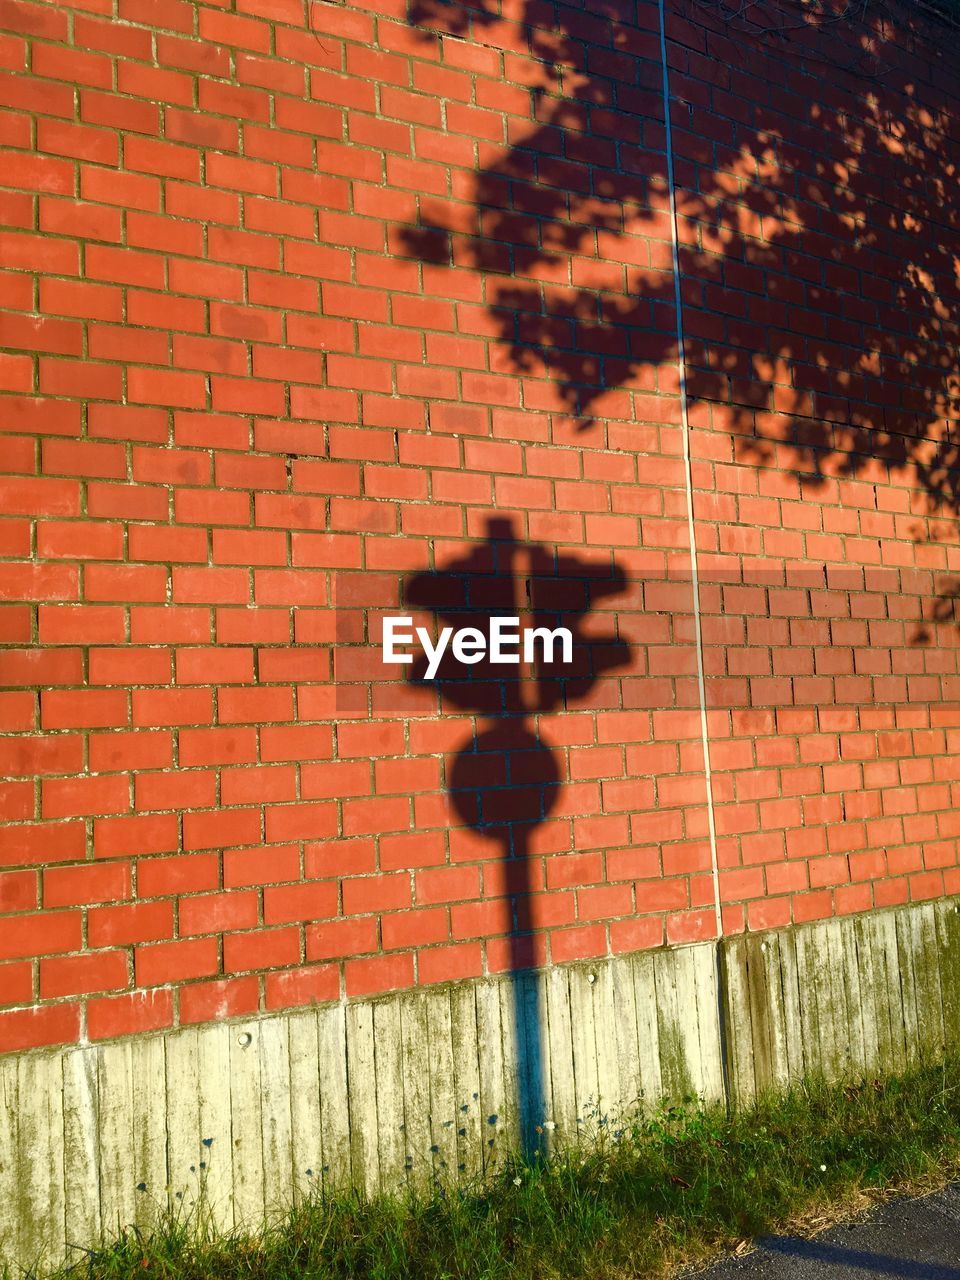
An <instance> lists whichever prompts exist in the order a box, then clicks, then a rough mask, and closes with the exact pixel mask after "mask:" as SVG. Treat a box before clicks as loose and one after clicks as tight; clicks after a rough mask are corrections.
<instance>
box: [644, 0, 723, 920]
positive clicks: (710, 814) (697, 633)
mask: <svg viewBox="0 0 960 1280" xmlns="http://www.w3.org/2000/svg"><path fill="white" fill-rule="evenodd" d="M658 7H659V11H660V63H661V69H662V78H663V119H664V125H665V129H666V150H667V186H668V188H669V197H670V231H671V240H672V253H673V287H674V302H675V307H674V309H675V312H676V317H677V369H678V372H679V375H680V428H681V436H682V439H683V466H684V472H685V477H686V486H687V532H688V535H689V539H690V582H691V587H692V589H693V630H694V647H695V648H696V651H697V686H698V689H699V694H700V736H701V739H702V742H703V776H704V784H705V787H706V796H707V829H708V832H709V836H710V865H711V869H712V871H713V906H714V912H715V914H716V925H717V937H718V938H722V937H723V915H722V913H721V910H720V872H719V866H718V861H717V824H716V819H715V817H714V810H713V775H712V773H711V770H710V731H709V728H708V725H707V689H706V681H705V679H704V668H703V628H702V625H701V619H700V570H699V565H698V559H697V543H696V527H695V524H694V518H693V467H692V465H691V461H690V413H689V402H688V397H687V359H686V342H685V338H684V332H683V297H682V291H681V288H680V230H679V224H678V221H677V197H676V186H675V182H674V168H673V129H672V125H671V121H670V72H669V69H668V66H667V22H666V14H665V12H664V0H658Z"/></svg>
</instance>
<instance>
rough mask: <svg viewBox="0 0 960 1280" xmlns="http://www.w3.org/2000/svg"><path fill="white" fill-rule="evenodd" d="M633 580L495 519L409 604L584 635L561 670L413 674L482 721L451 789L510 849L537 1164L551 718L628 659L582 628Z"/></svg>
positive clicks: (453, 766) (470, 623)
mask: <svg viewBox="0 0 960 1280" xmlns="http://www.w3.org/2000/svg"><path fill="white" fill-rule="evenodd" d="M626 581H627V580H626V575H625V574H624V572H623V571H622V570H621V569H620V568H619V567H618V566H617V565H616V564H615V563H614V562H613V561H612V560H611V561H609V562H608V563H606V564H597V563H596V562H594V561H590V560H587V559H585V558H581V557H578V556H573V555H568V554H557V553H554V552H552V551H550V550H548V549H547V548H546V547H544V546H541V545H537V544H527V543H523V542H520V541H518V540H517V538H516V535H515V531H514V526H513V522H512V521H511V520H510V519H507V518H502V517H497V518H492V519H490V520H489V522H488V525H487V538H486V540H485V541H484V542H482V543H478V544H477V545H476V547H474V548H473V549H472V550H471V551H470V552H469V553H468V554H467V555H466V556H465V557H464V558H463V559H461V560H455V561H452V562H450V563H449V564H447V565H446V566H445V567H444V568H442V569H440V570H436V571H431V572H428V573H422V574H417V575H416V576H414V577H413V578H411V579H410V580H408V582H407V583H406V584H405V589H404V602H405V605H406V606H408V607H410V608H414V609H419V610H424V611H428V612H430V613H432V614H433V615H434V617H435V618H436V620H437V621H438V623H440V624H441V625H447V626H453V627H455V628H457V629H461V628H467V627H470V628H473V629H475V630H476V631H478V632H480V633H481V634H482V635H483V636H485V637H487V638H488V640H489V637H490V633H491V627H492V624H493V621H494V619H496V618H518V619H519V620H520V631H521V633H522V634H525V633H527V632H528V631H530V630H531V629H533V630H535V629H538V628H543V629H546V630H549V631H553V630H554V629H556V628H566V629H567V630H568V631H569V632H570V634H571V638H572V643H571V646H570V650H569V652H566V653H565V652H563V650H562V649H561V648H560V646H559V645H558V646H557V647H556V648H555V649H554V651H553V654H552V657H553V659H554V660H553V661H548V656H549V654H548V650H547V649H546V648H545V647H544V646H540V647H538V648H537V650H536V656H535V657H534V658H533V660H532V661H531V662H529V663H523V662H518V663H517V664H516V665H515V666H509V667H504V666H501V665H499V664H494V663H492V662H491V661H490V660H489V656H486V655H485V656H483V657H482V658H480V659H479V660H477V661H471V662H470V664H469V665H467V664H465V663H464V662H463V661H461V660H459V659H457V658H456V657H455V656H454V655H453V653H452V651H451V650H450V649H449V648H448V650H447V652H446V653H445V656H444V658H443V659H442V661H441V663H440V665H439V667H438V669H437V670H436V672H435V674H434V676H433V678H432V679H428V677H427V662H426V659H425V658H422V659H419V660H417V661H416V662H415V663H414V664H413V665H412V666H411V668H410V674H409V679H410V681H411V683H413V684H414V685H418V686H420V687H434V688H435V689H436V690H437V692H438V693H439V698H440V706H441V714H442V713H443V712H444V711H454V710H456V711H460V712H463V711H467V712H469V713H471V714H472V715H473V716H474V717H475V720H474V727H473V731H472V733H471V735H470V737H469V738H468V739H467V740H466V741H465V742H464V743H463V744H462V745H461V746H460V748H459V749H458V750H457V751H456V753H455V754H454V756H453V759H452V761H450V762H449V764H448V768H447V774H446V789H447V793H448V795H449V798H450V802H451V805H452V807H453V810H454V812H455V814H456V816H457V818H458V819H459V820H460V821H461V822H462V823H463V824H464V826H466V827H468V828H470V829H471V830H473V831H475V832H476V833H478V834H479V835H481V836H484V837H486V838H488V839H489V840H490V841H491V842H493V843H494V844H495V845H496V846H497V848H498V851H499V858H500V861H501V871H502V883H503V884H504V886H505V896H504V898H503V899H502V904H503V930H502V932H503V934H504V935H505V936H506V939H507V943H508V948H507V957H506V964H507V969H508V972H509V974H510V977H511V980H512V986H513V1001H512V1003H513V1019H514V1036H515V1043H516V1046H517V1063H516V1067H517V1098H516V1105H517V1115H518V1127H519V1133H520V1147H521V1152H522V1154H523V1156H524V1158H525V1159H526V1160H527V1161H533V1160H535V1159H537V1158H538V1156H539V1155H540V1154H541V1153H542V1152H543V1149H544V1142H543V1136H542V1135H543V1127H544V1123H545V1122H546V1121H547V1120H548V1119H549V1117H548V1115H547V1111H548V1107H549V1098H550V1088H549V1081H548V1078H547V1071H546V1066H545V1052H544V1044H543V1035H544V1025H545V1010H544V1009H543V1008H542V1007H541V999H540V991H539V987H538V983H537V979H536V977H535V975H534V973H533V971H534V970H535V969H537V968H538V967H542V965H543V964H544V963H545V955H544V953H543V950H542V948H543V945H544V944H543V937H544V935H543V933H542V932H540V929H541V922H540V920H539V919H538V912H537V891H538V889H539V888H540V887H541V885H540V882H539V879H538V875H537V871H538V864H537V861H536V857H535V854H536V835H537V831H538V829H539V828H540V827H541V826H542V824H543V823H545V822H546V821H547V819H548V818H549V817H550V815H551V814H552V813H553V812H554V811H555V809H556V807H557V805H558V803H559V801H560V796H561V793H562V788H563V784H564V781H565V777H564V769H563V767H562V764H561V758H560V757H559V756H558V753H557V752H556V751H555V750H554V749H553V748H552V747H551V746H550V745H549V743H548V742H546V741H545V740H544V738H543V736H542V733H541V725H540V720H541V716H543V715H544V714H546V713H549V712H554V711H560V710H563V709H566V708H567V707H569V706H570V705H571V703H573V702H575V701H576V700H578V699H580V698H583V697H584V696H586V695H587V693H589V691H590V690H591V689H592V688H593V687H594V685H595V684H596V682H597V680H598V679H600V678H601V677H602V676H603V674H604V673H605V672H606V671H608V670H610V669H611V668H613V667H619V666H623V665H624V664H626V662H627V661H628V658H629V648H628V645H627V644H626V642H625V641H624V640H623V639H621V638H620V637H619V636H618V635H617V634H615V633H614V634H605V635H602V636H599V637H598V636H596V635H593V634H587V633H585V632H584V630H583V628H582V623H583V620H584V618H585V617H586V615H587V614H588V613H589V612H590V611H591V610H592V609H594V608H595V607H596V605H597V603H598V602H599V601H600V600H602V599H603V598H605V597H606V596H608V595H616V594H619V593H620V592H622V591H623V590H624V589H625V587H626ZM611 619H613V615H611ZM488 647H489V645H488ZM521 649H522V646H521ZM518 657H522V654H520V655H518Z"/></svg>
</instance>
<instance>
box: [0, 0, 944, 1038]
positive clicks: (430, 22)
mask: <svg viewBox="0 0 960 1280" xmlns="http://www.w3.org/2000/svg"><path fill="white" fill-rule="evenodd" d="M415 8H416V12H414V13H413V14H411V15H408V13H407V9H406V0H367V2H364V0H358V2H357V3H351V4H334V3H326V2H322V0H313V2H311V3H310V4H309V15H308V13H307V6H306V5H305V4H304V3H303V2H302V0H236V3H235V4H233V3H223V4H217V3H215V2H213V0H211V3H193V2H189V0H162V2H161V0H117V2H116V4H115V3H114V0H77V3H76V4H67V3H59V2H58V3H51V4H44V3H32V2H30V0H0V29H2V31H3V32H4V34H2V35H0V141H2V145H3V148H4V151H3V154H2V156H0V224H2V229H0V266H2V272H0V289H2V299H3V305H4V313H3V315H2V317H0V387H2V389H3V391H4V392H5V395H4V396H3V400H2V407H0V431H2V432H3V433H4V438H3V447H2V449H0V469H2V472H3V475H2V477H0V514H2V517H3V518H2V519H0V557H2V559H0V600H2V601H3V602H4V603H3V605H2V609H0V628H2V640H3V643H4V645H5V646H6V647H5V648H4V649H3V651H2V656H0V686H2V692H0V735H2V736H0V773H2V774H3V775H6V776H8V778H9V781H7V782H6V783H5V785H4V787H3V791H2V801H0V803H2V812H3V820H4V824H5V825H4V827H3V829H2V832H0V911H2V912H3V920H2V927H0V1006H2V1007H0V1050H13V1049H18V1048H23V1047H32V1046H35V1045H39V1044H46V1043H57V1042H69V1041H73V1040H75V1039H77V1038H78V1037H81V1036H83V1035H86V1036H89V1037H90V1038H92V1039H96V1038H101V1037H105V1036H112V1035H117V1034H121V1033H127V1032H133V1031H138V1030H144V1029H148V1028H157V1027H167V1026H171V1025H174V1024H176V1023H177V1022H179V1023H190V1022H197V1021H203V1020H207V1019H210V1018H215V1017H219V1016H224V1015H229V1014H239V1013H247V1012H251V1011H253V1010H256V1009H274V1008H279V1007H282V1006H286V1005H291V1004H297V1003H303V1002H307V1001H310V1000H313V999H317V1000H330V999H336V998H338V997H339V996H341V995H342V994H346V995H348V996H351V995H362V994H366V993H373V992H378V991H382V990H386V989H389V988H393V987H403V986H406V985H409V984H412V983H414V982H421V983H428V982H436V981H443V980H447V979H451V978H458V977H467V976H476V975H479V974H481V973H483V972H494V971H502V970H503V969H505V968H508V967H510V966H511V965H513V964H516V963H518V960H520V959H533V960H536V961H538V962H543V961H547V960H552V961H554V962H557V961H563V960H569V959H574V958H580V957H590V956H595V955H600V954H605V953H607V952H608V950H611V949H612V950H613V951H621V950H631V949H636V948H641V947H647V946H652V945H658V944H660V943H661V942H663V941H670V942H682V941H687V940H692V939H698V938H708V937H712V936H713V934H714V888H713V877H712V872H711V846H710V841H709V838H708V823H707V816H708V810H707V804H706V788H705V782H704V773H703V759H702V750H701V737H700V718H699V695H698V688H697V681H696V653H695V649H694V645H693V636H694V631H693V617H692V615H693V608H692V603H693V596H692V591H691V583H690V557H689V547H688V539H687V494H686V473H685V468H684V464H683V458H682V432H681V426H680V400H679V396H678V364H677V341H676V325H675V320H676V317H675V315H674V305H673V297H674V294H673V289H674V277H673V273H672V267H671V223H670V218H669V213H668V203H667V187H666V182H665V174H666V157H665V141H664V122H663V111H662V87H663V86H662V77H661V68H660V49H659V36H658V34H657V10H656V8H655V6H653V5H651V4H648V3H640V4H639V5H638V6H636V7H634V6H633V5H632V4H630V5H628V4H619V3H616V2H615V0H611V3H608V4H604V5H600V6H597V5H595V4H590V5H587V4H584V5H583V6H582V7H578V6H575V5H572V6H566V5H562V4H560V5H556V6H555V5H553V4H545V3H542V2H538V0H502V5H501V8H502V13H494V12H492V11H490V12H488V10H492V8H493V5H492V4H488V5H487V7H486V8H484V7H483V6H482V5H481V6H480V7H478V8H475V9H468V8H465V7H459V6H456V5H454V6H452V7H450V6H440V5H437V6H434V4H433V0H419V3H418V4H417V5H416V6H415ZM667 8H668V12H669V29H668V33H669V41H668V47H669V56H670V64H671V76H672V90H673V94H674V98H675V103H674V108H673V115H672V121H673V128H674V154H675V159H676V179H677V184H678V187H679V194H678V204H679V214H680V217H679V228H680V240H681V257H682V269H683V272H682V274H683V296H684V323H685V328H686V333H687V338H688V344H687V354H688V374H689V390H690V423H691V440H692V452H693V484H694V515H695V520H696V529H697V540H698V545H699V553H700V566H699V567H700V573H701V578H702V591H701V602H702V608H703V632H704V660H705V665H706V672H707V700H708V706H709V711H710V714H709V725H710V740H711V758H712V763H713V769H714V776H713V790H714V811H715V816H716V824H717V857H718V863H719V885H720V892H721V897H722V903H723V918H724V928H725V929H726V930H730V931H733V930H738V929H742V928H744V927H750V928H759V927H765V926H770V925H780V924H785V923H787V922H789V921H790V920H804V919H809V918H811V917H815V916H826V915H830V914H831V913H837V912H850V911H860V910H867V909H869V908H871V907H872V906H881V905H886V904H889V903H893V902H901V901H905V900H907V899H910V898H921V897H930V896H937V895H941V894H943V893H950V892H960V867H958V856H957V854H958V845H957V837H958V834H960V814H958V807H957V800H958V795H957V788H958V785H960V782H958V779H960V770H958V766H957V765H956V764H955V757H956V747H957V745H958V731H960V698H958V692H960V685H958V680H957V660H956V658H957V648H956V639H957V637H956V630H955V624H954V619H953V595H952V591H953V587H952V583H951V580H950V578H949V574H950V571H951V570H953V571H955V570H957V568H958V565H960V553H958V549H957V538H956V518H957V502H956V499H957V488H956V478H957V457H956V445H955V444H954V443H952V441H955V440H956V439H957V430H958V424H957V416H958V415H957V402H956V397H957V369H956V349H957V338H958V330H957V323H956V316H957V292H958V279H960V278H958V273H957V261H958V257H960V230H958V214H957V210H956V202H955V190H956V171H955V165H956V163H957V160H958V119H960V116H958V110H957V101H956V96H955V94H954V95H953V96H952V93H951V86H952V85H955V83H956V64H955V61H954V62H953V65H952V66H951V65H950V59H949V57H948V58H947V59H943V58H942V57H941V55H940V52H939V50H940V49H941V48H948V47H949V46H950V42H951V40H953V39H954V36H953V34H952V33H950V32H948V31H946V29H945V28H941V27H939V26H938V25H937V24H936V23H933V24H932V25H931V22H930V21H929V20H926V19H916V22H917V25H916V29H912V27H911V22H912V21H914V20H913V19H910V20H908V18H907V16H904V17H903V18H902V20H900V21H899V23H894V24H891V20H890V18H889V16H888V17H886V18H885V19H884V20H883V22H882V23H880V22H879V20H878V24H877V25H876V26H874V27H870V28H868V27H867V26H865V25H863V24H860V23H857V22H852V21H847V22H843V23H833V22H829V21H825V22H824V24H823V27H822V28H815V29H808V30H806V31H804V30H795V29H794V26H795V20H796V16H797V11H796V9H795V7H794V6H793V5H792V2H791V0H783V4H782V5H781V4H779V3H778V4H773V5H770V6H758V8H759V9H760V11H761V14H762V15H763V16H762V18H761V20H762V21H764V22H765V23H766V24H767V25H768V26H773V27H778V28H782V29H781V30H774V31H768V32H766V33H764V32H760V31H756V30H754V29H753V28H751V27H749V25H745V24H744V23H743V22H737V21H733V20H731V19H730V17H729V15H728V14H727V13H726V12H725V10H724V8H723V6H722V4H720V3H719V0H715V2H713V3H704V4H700V3H693V2H692V0H682V2H681V0H668V4H667ZM910 8H911V10H912V11H913V12H916V11H917V10H916V8H915V7H914V6H911V7H910ZM905 14H906V11H905ZM308 16H309V23H308V21H307V19H308ZM868 16H869V13H868ZM411 18H412V19H413V20H411ZM491 520H500V521H501V522H502V521H505V520H506V521H509V522H510V527H511V529H512V532H513V536H514V537H515V538H516V539H517V540H518V542H519V543H521V544H530V546H531V548H533V549H531V550H529V551H525V550H523V547H521V548H520V549H519V550H518V554H523V555H527V556H529V557H534V560H535V557H536V555H537V554H541V555H547V556H548V557H549V556H553V555H558V556H560V557H567V558H570V557H579V558H580V559H579V563H580V565H581V566H583V565H584V564H586V565H588V566H590V568H589V570H584V573H585V574H586V576H587V577H589V576H590V575H591V574H593V575H596V577H597V578H598V579H601V580H602V579H604V578H606V579H607V580H608V582H607V585H608V586H609V584H610V583H611V582H615V581H619V590H618V592H616V593H613V594H602V593H601V594H602V602H601V600H600V599H599V597H598V598H597V599H596V600H594V597H593V595H592V594H591V602H592V603H595V605H596V612H595V615H594V616H593V617H591V618H590V619H589V621H586V620H585V621H584V630H585V632H586V633H588V634H592V635H594V636H595V637H596V640H595V642H594V643H595V645H598V646H600V647H601V648H602V646H603V644H604V643H605V637H609V636H611V635H614V634H617V633H619V636H620V637H621V640H622V641H624V642H627V643H628V644H629V659H628V661H627V662H626V663H623V662H620V663H619V665H615V666H610V667H609V668H608V669H603V670H602V671H601V668H602V666H603V664H602V663H601V664H600V665H599V666H598V667H597V668H596V670H595V672H594V675H595V676H596V677H597V678H591V679H588V680H586V681H583V682H581V683H580V684H579V685H577V684H576V682H574V683H572V684H570V685H569V686H568V687H567V689H566V693H565V694H564V696H563V698H560V697H558V696H553V697H546V698H545V700H543V701H541V703H539V704H534V706H533V711H532V713H531V717H530V719H529V723H530V724H531V725H533V724H537V725H538V727H539V732H540V734H541V735H542V738H543V741H544V742H545V743H547V744H549V747H550V748H551V750H552V752H553V759H554V760H555V761H556V763H557V770H558V773H559V782H560V786H559V787H558V789H557V791H556V793H555V794H553V795H552V798H551V801H550V804H549V806H546V808H547V809H548V810H549V812H546V813H545V815H544V820H543V821H540V822H538V823H533V824H531V825H530V826H529V829H528V830H527V832H526V834H525V835H524V836H523V837H522V843H523V850H524V851H525V857H524V858H518V857H516V856H515V857H514V858H513V859H512V860H511V862H510V863H509V864H508V865H507V868H506V870H505V866H504V858H503V855H504V850H505V848H506V847H507V846H506V845H505V843H504V838H503V836H502V832H500V833H499V834H498V833H497V832H490V831H475V830H471V829H470V826H469V824H468V823H465V821H464V820H463V817H462V815H461V814H458V812H457V811H455V810H454V809H453V808H451V804H450V798H449V796H448V793H447V791H446V790H445V787H446V786H447V784H449V782H450V779H451V775H452V770H453V768H454V764H453V760H454V757H455V755H456V753H457V752H458V751H459V750H460V749H461V748H462V747H463V746H464V744H465V743H466V744H469V742H470V739H471V735H472V734H473V733H474V732H480V731H481V730H480V726H482V724H483V723H484V718H483V716H477V715H476V714H475V712H476V708H473V709H471V708H470V707H467V708H464V707H463V706H457V705H456V704H455V703H454V704H452V705H449V704H446V703H445V705H444V708H443V713H442V714H437V713H436V711H435V704H434V703H433V702H432V701H431V696H430V694H429V692H428V691H413V690H406V691H404V690H399V689H396V688H394V689H392V690H386V691H384V690H383V689H382V688H381V687H380V686H379V685H376V684H374V685H373V686H372V687H369V686H367V685H365V684H364V681H365V680H367V681H369V674H367V675H366V676H365V675H364V668H363V661H364V657H363V655H364V654H366V656H367V657H369V652H370V645H369V643H367V644H364V643H363V639H364V636H363V633H362V632H358V631H357V629H356V627H357V625H358V624H359V625H361V626H363V625H366V624H369V625H370V627H371V634H372V633H373V631H374V630H375V620H376V617H377V615H378V614H379V613H380V612H382V611H384V610H385V609H386V610H390V609H394V608H395V607H396V606H398V605H399V604H400V601H401V599H402V598H403V592H404V589H405V586H406V585H409V582H410V580H411V578H412V577H413V576H415V575H418V574H422V573H425V572H427V571H431V570H438V571H443V570H444V569H445V568H447V569H448V568H449V567H450V566H451V565H453V566H456V565H458V564H459V563H460V562H461V561H462V560H463V559H464V557H469V556H470V555H471V554H473V555H478V554H479V555H481V556H482V555H483V554H494V553H493V552H491V551H490V549H489V547H488V548H487V550H486V551H484V550H483V548H484V544H485V540H486V538H487V534H488V531H489V529H490V521H491ZM536 547H542V548H544V549H545V550H544V551H543V552H542V553H539V552H536V550H535V548H536ZM533 562H534V561H531V563H533ZM553 563H554V565H555V564H556V561H554V562H553ZM571 563H572V561H571ZM357 571H361V572H360V576H359V577H358V574H357ZM490 571H491V570H490V568H489V565H488V567H487V569H486V570H482V572H490ZM551 572H553V571H552V570H547V571H545V576H546V577H547V578H549V577H550V576H551ZM617 575H622V579H618V576H617ZM548 585H549V584H548ZM591 591H592V589H591ZM338 641H339V642H341V643H338ZM597 651H599V650H597ZM351 655H352V657H351ZM358 655H359V656H358ZM351 661H354V664H355V665H353V666H351ZM348 686H349V688H348ZM358 690H360V691H361V692H360V693H359V694H358ZM348 694H349V696H347V695H348ZM357 697H360V698H361V699H362V704H363V706H364V707H366V708H367V709H366V710H363V711H361V710H360V709H359V706H360V704H358V702H357ZM367 698H369V705H367ZM506 755H509V752H507V753H506ZM514 848H515V851H516V848H517V846H516V843H515V845H514ZM519 862H523V863H524V867H523V874H522V876H521V880H522V884H521V885H520V889H521V890H522V891H523V892H522V895H521V898H518V897H517V894H518V892H519V890H518V885H517V883H516V876H517V873H518V865H517V864H518V863H519ZM527 891H529V893H528V892H527ZM511 894H512V895H513V896H512V897H511V896H510V895H511ZM514 907H516V909H517V910H518V912H519V917H518V921H517V923H516V925H515V927H514V929H513V932H514V934H516V933H517V932H519V933H520V934H522V937H520V938H518V937H516V936H514V937H513V938H512V939H511V937H510V936H509V935H510V934H511V913H512V911H513V908H514Z"/></svg>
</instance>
